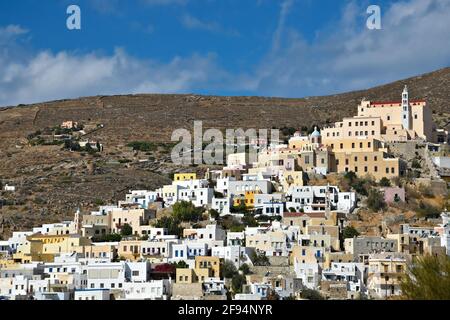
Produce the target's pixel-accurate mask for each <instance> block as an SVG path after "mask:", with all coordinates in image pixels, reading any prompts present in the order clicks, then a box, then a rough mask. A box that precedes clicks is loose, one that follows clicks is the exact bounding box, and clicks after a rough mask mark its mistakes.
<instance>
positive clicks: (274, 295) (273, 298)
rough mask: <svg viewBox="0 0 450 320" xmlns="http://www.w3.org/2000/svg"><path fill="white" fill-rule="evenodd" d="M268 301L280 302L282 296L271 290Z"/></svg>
mask: <svg viewBox="0 0 450 320" xmlns="http://www.w3.org/2000/svg"><path fill="white" fill-rule="evenodd" d="M267 300H269V301H276V300H280V296H279V295H278V293H276V292H275V290H269V294H268V295H267Z"/></svg>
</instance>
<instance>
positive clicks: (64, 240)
mask: <svg viewBox="0 0 450 320" xmlns="http://www.w3.org/2000/svg"><path fill="white" fill-rule="evenodd" d="M91 244H92V243H91V241H90V240H89V239H88V238H85V237H82V236H80V235H58V236H55V235H42V234H34V235H31V236H29V237H27V243H26V244H25V245H24V246H21V247H19V248H18V253H19V254H22V255H23V256H28V257H30V258H31V260H32V261H44V262H52V261H54V258H55V256H56V255H60V254H62V253H73V252H76V247H79V246H84V245H91Z"/></svg>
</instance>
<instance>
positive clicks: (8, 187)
mask: <svg viewBox="0 0 450 320" xmlns="http://www.w3.org/2000/svg"><path fill="white" fill-rule="evenodd" d="M3 190H4V191H6V192H15V191H16V187H15V186H10V185H8V184H6V185H5V186H4V187H3Z"/></svg>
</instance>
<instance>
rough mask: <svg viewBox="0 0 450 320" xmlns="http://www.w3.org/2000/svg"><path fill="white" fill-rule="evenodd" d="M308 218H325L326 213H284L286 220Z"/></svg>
mask: <svg viewBox="0 0 450 320" xmlns="http://www.w3.org/2000/svg"><path fill="white" fill-rule="evenodd" d="M303 216H308V217H310V218H325V213H324V212H306V213H304V212H285V213H283V217H284V218H298V217H303Z"/></svg>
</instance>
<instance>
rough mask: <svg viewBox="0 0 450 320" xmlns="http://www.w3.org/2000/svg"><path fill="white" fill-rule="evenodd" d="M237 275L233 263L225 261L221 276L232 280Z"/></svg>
mask: <svg viewBox="0 0 450 320" xmlns="http://www.w3.org/2000/svg"><path fill="white" fill-rule="evenodd" d="M237 273H238V271H237V269H236V266H235V265H234V263H233V261H231V260H225V262H224V263H223V265H222V276H223V277H224V278H227V279H232V278H233V277H234V276H235V275H236V274H237Z"/></svg>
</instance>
